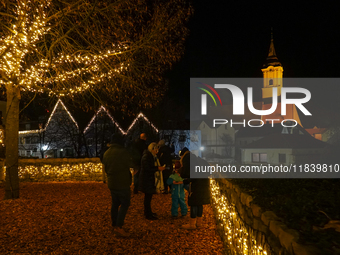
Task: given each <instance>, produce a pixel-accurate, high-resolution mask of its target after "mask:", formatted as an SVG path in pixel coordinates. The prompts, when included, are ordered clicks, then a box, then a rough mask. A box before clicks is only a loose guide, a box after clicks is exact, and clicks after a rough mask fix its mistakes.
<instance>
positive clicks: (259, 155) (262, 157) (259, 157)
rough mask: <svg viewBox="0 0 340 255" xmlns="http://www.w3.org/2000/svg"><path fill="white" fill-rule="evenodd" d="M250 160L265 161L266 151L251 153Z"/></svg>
mask: <svg viewBox="0 0 340 255" xmlns="http://www.w3.org/2000/svg"><path fill="white" fill-rule="evenodd" d="M251 161H252V162H267V153H252V154H251Z"/></svg>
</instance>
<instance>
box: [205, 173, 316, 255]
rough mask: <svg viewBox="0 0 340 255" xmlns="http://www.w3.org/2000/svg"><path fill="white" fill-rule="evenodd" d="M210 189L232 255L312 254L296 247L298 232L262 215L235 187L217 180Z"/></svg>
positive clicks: (269, 213)
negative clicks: (232, 252)
mask: <svg viewBox="0 0 340 255" xmlns="http://www.w3.org/2000/svg"><path fill="white" fill-rule="evenodd" d="M210 186H211V197H212V205H213V208H214V212H215V216H216V219H217V226H218V229H219V232H220V235H221V237H222V240H223V241H224V243H225V245H226V246H227V247H229V248H230V249H231V250H233V251H235V253H234V254H244V255H251V254H252V255H253V254H256V255H270V254H286V255H289V254H291V255H293V254H294V255H302V254H314V253H310V251H311V247H310V246H305V245H302V244H299V243H298V240H299V234H298V232H297V231H295V230H292V229H288V227H287V226H286V225H285V224H284V223H283V222H282V221H281V219H280V218H278V217H277V216H276V215H275V214H274V213H273V212H270V211H266V212H263V211H262V209H261V208H260V207H259V206H257V205H256V204H254V203H252V200H253V199H252V197H251V196H250V195H248V194H245V193H243V192H241V190H240V188H239V187H238V186H237V185H233V184H232V183H231V182H229V181H228V180H226V179H223V178H220V179H211V180H210ZM312 250H314V251H316V249H315V248H313V249H312ZM317 254H321V253H317Z"/></svg>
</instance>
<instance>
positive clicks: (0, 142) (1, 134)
mask: <svg viewBox="0 0 340 255" xmlns="http://www.w3.org/2000/svg"><path fill="white" fill-rule="evenodd" d="M3 143H4V131H3V130H2V129H0V145H2V146H4V144H3Z"/></svg>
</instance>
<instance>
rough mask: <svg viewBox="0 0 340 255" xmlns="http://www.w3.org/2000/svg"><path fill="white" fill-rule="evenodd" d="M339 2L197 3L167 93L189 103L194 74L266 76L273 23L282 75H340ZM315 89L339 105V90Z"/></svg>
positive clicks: (199, 75)
mask: <svg viewBox="0 0 340 255" xmlns="http://www.w3.org/2000/svg"><path fill="white" fill-rule="evenodd" d="M336 2H337V1H333V2H330V1H322V2H320V1H313V2H311V1H224V0H220V1H216V0H214V1H193V7H194V15H193V16H192V18H191V20H190V22H189V28H190V35H189V37H188V38H187V42H186V51H185V54H184V56H183V58H182V60H181V61H180V62H179V63H177V64H176V65H175V67H174V68H173V70H172V71H171V72H169V73H168V77H169V80H170V88H169V92H168V97H170V98H175V99H176V100H177V101H178V102H181V103H184V105H183V107H186V106H187V105H186V104H185V103H187V102H188V101H189V97H190V96H189V80H190V77H262V72H261V68H262V65H263V64H264V63H265V60H266V57H267V55H268V49H269V44H270V37H271V27H272V28H273V35H274V45H275V49H276V53H277V56H278V58H279V61H280V62H281V63H282V65H283V69H284V73H283V74H284V77H293V78H299V77H339V76H340V65H339V57H340V56H339V55H340V50H339V46H340V43H339V38H340V12H339V7H340V5H339V4H337V3H336ZM339 87H340V84H339ZM314 90H315V91H316V92H312V99H313V97H314V98H315V97H316V96H318V101H319V100H322V101H325V102H326V103H327V104H328V105H331V104H333V103H334V104H336V102H333V101H332V100H335V99H337V98H338V97H339V94H337V93H335V92H334V91H333V92H331V91H327V90H326V91H325V89H324V88H322V85H320V87H319V88H314ZM337 92H339V93H340V89H339V90H338V91H337ZM339 105H340V104H338V105H337V107H339ZM334 106H335V105H334ZM339 110H340V107H339Z"/></svg>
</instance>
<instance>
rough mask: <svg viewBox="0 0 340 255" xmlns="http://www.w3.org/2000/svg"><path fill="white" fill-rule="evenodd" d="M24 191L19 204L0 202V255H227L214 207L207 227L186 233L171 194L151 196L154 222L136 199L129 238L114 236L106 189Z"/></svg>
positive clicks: (49, 186)
mask: <svg viewBox="0 0 340 255" xmlns="http://www.w3.org/2000/svg"><path fill="white" fill-rule="evenodd" d="M20 189H21V190H20V192H21V193H20V199H17V200H0V214H1V217H0V225H1V228H0V254H18V253H27V254H32V253H42V254H223V245H222V242H221V239H220V237H219V235H218V234H217V231H216V224H215V219H214V217H213V212H212V208H211V207H210V205H207V206H204V219H205V221H206V223H207V224H208V227H207V228H204V229H196V230H182V229H181V228H180V226H181V225H183V224H184V223H186V222H187V221H188V219H189V217H188V216H187V217H178V218H172V216H171V214H170V208H171V195H170V194H167V195H165V194H155V195H154V196H153V198H152V208H153V211H154V212H155V213H157V215H158V217H159V219H158V220H154V221H150V220H146V219H145V218H144V215H143V198H144V195H143V194H142V193H140V194H134V195H133V196H132V199H131V206H130V208H129V211H128V214H127V216H126V219H125V225H124V228H125V229H126V230H127V231H128V232H129V233H130V234H131V236H130V237H129V238H122V237H117V236H115V235H114V234H113V232H112V228H111V219H110V207H111V197H110V192H109V190H108V188H107V185H106V184H103V183H98V182H64V183H61V182H55V183H54V182H53V183H51V182H50V183H22V184H21V185H20ZM3 197H4V189H3V185H2V186H1V187H0V198H3Z"/></svg>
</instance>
